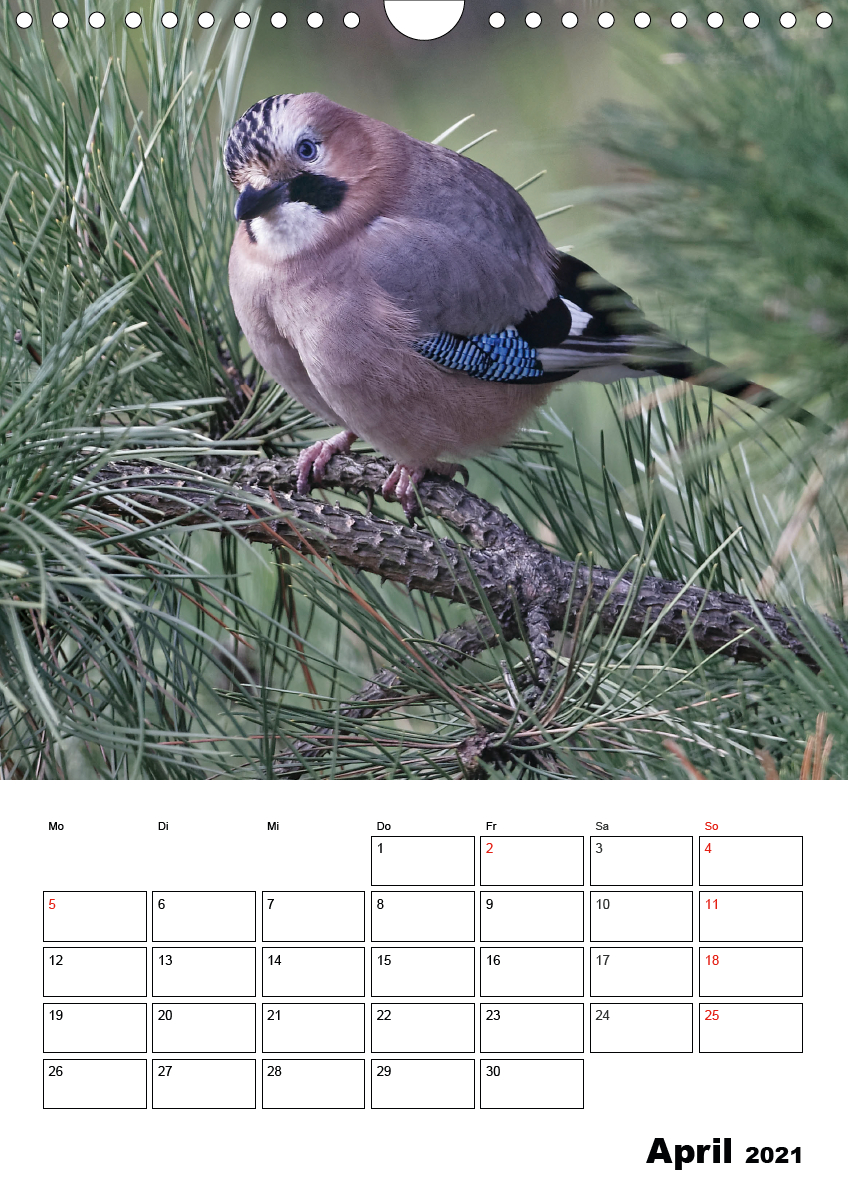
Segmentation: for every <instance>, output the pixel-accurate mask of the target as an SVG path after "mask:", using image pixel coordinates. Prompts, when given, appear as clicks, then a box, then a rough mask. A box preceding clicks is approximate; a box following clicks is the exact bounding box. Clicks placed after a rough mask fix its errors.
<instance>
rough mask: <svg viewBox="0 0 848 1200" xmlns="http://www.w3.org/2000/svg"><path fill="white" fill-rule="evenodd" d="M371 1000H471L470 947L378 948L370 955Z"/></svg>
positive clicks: (472, 949) (472, 951)
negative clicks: (464, 998)
mask: <svg viewBox="0 0 848 1200" xmlns="http://www.w3.org/2000/svg"><path fill="white" fill-rule="evenodd" d="M371 995H372V996H473V995H474V948H473V946H446V947H441V946H400V947H398V946H381V947H379V948H378V947H374V948H373V949H372V951H371Z"/></svg>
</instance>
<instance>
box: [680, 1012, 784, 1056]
mask: <svg viewBox="0 0 848 1200" xmlns="http://www.w3.org/2000/svg"><path fill="white" fill-rule="evenodd" d="M699 1017H700V1020H699V1022H698V1024H699V1034H700V1050H701V1054H801V1053H803V1049H804V1006H803V1005H802V1004H728V1003H726V1002H725V1001H724V1000H722V1001H720V1002H719V1003H714V1004H702V1005H701V1008H700V1013H699Z"/></svg>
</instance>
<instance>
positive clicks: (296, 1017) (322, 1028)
mask: <svg viewBox="0 0 848 1200" xmlns="http://www.w3.org/2000/svg"><path fill="white" fill-rule="evenodd" d="M262 1049H263V1051H264V1052H265V1053H266V1054H268V1053H270V1054H280V1053H282V1054H364V1053H365V1005H364V1004H264V1005H263V1006H262Z"/></svg>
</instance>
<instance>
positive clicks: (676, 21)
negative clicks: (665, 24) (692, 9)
mask: <svg viewBox="0 0 848 1200" xmlns="http://www.w3.org/2000/svg"><path fill="white" fill-rule="evenodd" d="M669 19H670V21H671V25H672V28H673V29H682V28H683V27H684V25H685V24H686V13H682V12H676V13H672V14H671V17H670V18H669Z"/></svg>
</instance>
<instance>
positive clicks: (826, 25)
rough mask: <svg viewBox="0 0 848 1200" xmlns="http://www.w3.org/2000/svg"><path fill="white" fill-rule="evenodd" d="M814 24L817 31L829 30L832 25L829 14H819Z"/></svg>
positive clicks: (831, 18)
mask: <svg viewBox="0 0 848 1200" xmlns="http://www.w3.org/2000/svg"><path fill="white" fill-rule="evenodd" d="M816 24H817V25H818V27H819V29H830V27H831V25H832V24H833V17H832V16H831V15H830V13H829V12H820V13H817V14H816Z"/></svg>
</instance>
